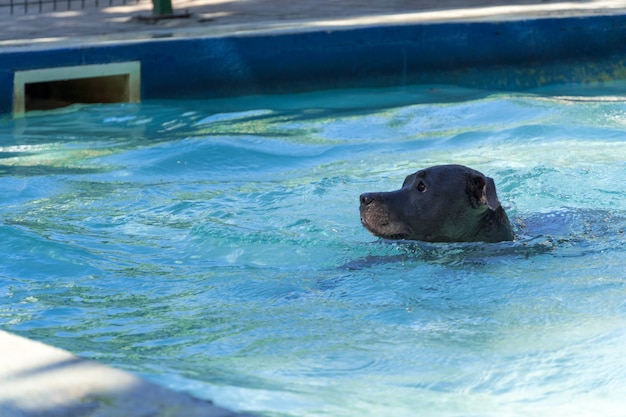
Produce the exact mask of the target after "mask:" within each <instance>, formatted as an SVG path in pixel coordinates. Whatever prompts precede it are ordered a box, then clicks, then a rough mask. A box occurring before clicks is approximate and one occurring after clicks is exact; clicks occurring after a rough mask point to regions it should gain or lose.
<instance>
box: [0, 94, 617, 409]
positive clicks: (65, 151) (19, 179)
mask: <svg viewBox="0 0 626 417" xmlns="http://www.w3.org/2000/svg"><path fill="white" fill-rule="evenodd" d="M625 91H626V90H625V89H624V86H623V85H622V84H613V85H607V86H594V87H593V88H585V87H573V86H563V87H561V88H558V89H556V88H555V89H551V90H545V91H537V92H533V93H525V94H499V93H489V92H484V91H474V90H463V89H458V88H453V87H443V86H428V87H404V88H397V89H380V90H375V89H374V90H346V91H326V92H317V93H310V94H301V95H287V96H278V97H246V98H238V99H228V100H226V99H225V100H213V101H182V100H181V101H148V102H145V103H143V104H140V105H107V106H84V107H82V106H74V107H72V108H70V109H67V110H59V111H55V112H52V113H41V114H32V115H30V116H29V117H26V118H21V119H14V120H12V119H9V118H4V119H2V120H0V175H2V179H1V181H0V190H1V191H0V192H1V195H2V205H1V207H0V251H1V255H2V259H3V262H2V263H1V264H0V293H1V294H2V300H3V301H2V304H1V305H0V327H1V328H2V329H5V330H9V331H12V332H16V333H18V334H21V335H24V336H27V337H30V338H34V339H37V340H41V341H44V342H46V343H50V344H53V345H56V346H59V347H63V348H65V349H68V350H70V351H72V352H74V353H76V354H79V355H81V356H84V357H88V358H93V359H97V360H99V361H102V362H104V363H107V364H111V365H114V366H116V367H119V368H122V369H126V370H129V371H132V372H134V373H136V374H138V375H141V376H142V377H145V378H148V379H150V380H152V381H155V382H157V383H160V384H163V385H166V386H169V387H172V388H174V389H176V390H184V391H187V392H190V393H193V394H194V395H197V396H200V397H203V398H211V399H213V400H214V402H216V403H217V404H219V405H222V406H226V407H230V408H233V409H236V410H246V411H253V412H256V413H258V414H259V415H266V416H333V417H336V416H415V415H419V416H528V415H532V416H550V417H554V416H577V415H594V416H597V415H602V416H610V415H616V416H617V415H620V414H621V413H622V412H623V410H624V407H626V397H625V396H624V394H625V390H626V388H624V387H626V358H625V356H624V354H623V352H624V346H626V273H625V272H624V271H625V269H626V268H625V265H626V258H625V254H626V253H625V251H626V247H625V245H624V243H625V239H624V235H623V233H622V231H623V230H624V227H626V226H625V225H626V220H624V219H625V218H626V216H624V213H626V202H625V201H624V196H625V195H626V182H625V181H624V177H625V174H626V162H625V161H626V135H625V133H624V131H625V129H626V94H625V93H624V92H625ZM440 163H460V164H465V165H469V166H471V167H473V168H475V169H478V170H481V171H482V172H484V173H485V174H486V175H489V176H491V177H493V178H494V180H495V181H496V184H497V187H498V193H499V197H500V200H501V202H502V204H503V206H504V207H505V208H506V209H507V212H508V213H509V216H510V217H511V219H513V221H514V223H515V225H516V229H517V230H518V234H519V238H518V240H517V241H516V242H513V243H502V244H428V245H426V244H424V245H420V244H406V243H390V242H381V241H378V240H377V239H376V238H374V237H373V236H371V235H369V234H368V233H367V232H366V231H365V230H364V229H363V228H362V227H361V225H360V221H359V213H358V196H359V194H360V193H362V192H365V191H383V190H393V189H396V188H398V187H399V186H400V185H401V184H402V181H403V179H404V177H405V176H406V175H407V174H410V173H412V172H413V171H415V170H417V169H420V168H424V167H427V166H430V165H434V164H440Z"/></svg>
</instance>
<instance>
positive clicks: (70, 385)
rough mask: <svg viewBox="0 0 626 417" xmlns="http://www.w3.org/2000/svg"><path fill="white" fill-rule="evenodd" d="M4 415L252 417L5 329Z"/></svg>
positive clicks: (1, 368)
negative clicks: (7, 331)
mask: <svg viewBox="0 0 626 417" xmlns="http://www.w3.org/2000/svg"><path fill="white" fill-rule="evenodd" d="M0 346H2V354H1V355H0V416H2V417H79V416H80V417H90V416H93V417H95V416H98V417H131V416H133V417H134V416H151V417H183V416H184V417H195V416H198V417H199V416H202V417H245V416H247V417H250V415H244V414H237V413H234V412H231V411H229V410H226V409H223V408H219V407H216V406H214V405H212V404H211V403H210V402H208V401H204V400H199V399H197V398H194V397H191V396H190V395H187V394H183V393H178V392H174V391H170V390H168V389H166V388H163V387H160V386H158V385H155V384H152V383H149V382H146V381H143V380H141V379H139V378H137V377H135V376H133V375H131V374H128V373H126V372H122V371H119V370H116V369H112V368H109V367H106V366H104V365H100V364H98V363H96V362H93V361H89V360H85V359H81V358H78V357H76V356H74V355H72V354H70V353H68V352H66V351H63V350H61V349H57V348H53V347H50V346H47V345H44V344H42V343H39V342H34V341H31V340H28V339H25V338H23V337H19V336H15V335H13V334H9V333H6V332H3V331H0Z"/></svg>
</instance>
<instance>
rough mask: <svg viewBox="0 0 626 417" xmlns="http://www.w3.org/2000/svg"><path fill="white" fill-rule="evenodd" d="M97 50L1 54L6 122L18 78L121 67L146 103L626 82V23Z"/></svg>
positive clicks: (280, 34)
mask: <svg viewBox="0 0 626 417" xmlns="http://www.w3.org/2000/svg"><path fill="white" fill-rule="evenodd" d="M203 33H204V32H203ZM86 39H91V38H86ZM90 42H91V41H86V40H85V39H81V40H80V41H78V40H76V41H72V42H61V43H57V42H52V43H42V44H37V45H34V46H12V47H1V48H0V57H2V59H0V113H10V112H11V109H12V108H13V102H14V90H13V85H14V83H15V73H16V72H19V71H29V70H37V69H44V68H53V67H74V66H82V65H97V64H109V63H114V62H120V63H123V62H132V61H139V62H140V63H141V81H140V83H141V97H142V99H172V98H181V97H182V98H190V99H194V98H200V99H207V98H219V97H226V96H234V95H258V94H282V93H285V92H305V91H312V90H319V89H334V88H360V87H362V86H363V85H367V86H372V87H385V86H392V85H396V86H397V85H410V84H447V85H459V86H462V87H468V88H479V89H485V90H492V91H493V90H508V91H510V90H515V89H521V88H523V89H531V88H535V87H542V86H544V85H548V84H550V83H563V82H577V83H589V82H604V81H607V80H610V79H625V78H626V69H625V68H626V65H624V61H625V59H624V58H625V56H626V55H625V54H624V51H623V50H622V47H621V45H624V44H626V13H624V14H604V13H600V14H598V15H595V14H594V15H574V16H572V15H568V16H565V17H563V16H558V17H555V16H549V17H546V16H541V17H540V18H534V19H530V18H526V17H524V18H521V19H519V18H516V19H512V20H497V19H495V20H494V19H486V20H484V19H478V20H476V19H469V20H467V19H461V20H453V21H445V20H444V21H437V22H434V23H433V22H428V23H406V22H405V21H402V22H396V21H390V22H388V23H386V24H379V25H375V24H363V25H360V24H355V25H351V26H346V25H338V26H337V27H335V28H334V29H332V30H331V29H329V28H328V27H326V28H324V29H319V28H317V29H315V30H311V28H302V27H301V28H299V29H297V28H289V29H287V28H285V27H282V28H270V29H266V30H255V31H247V30H239V31H237V30H233V31H232V32H229V33H228V34H221V35H215V36H209V35H207V34H205V35H202V36H201V35H200V34H199V33H198V32H196V31H186V32H172V33H158V34H154V33H153V34H152V35H151V37H149V38H141V37H135V38H132V39H129V40H124V41H120V40H111V39H99V40H98V41H97V42H95V41H94V43H90ZM598 63H600V64H598ZM520 67H521V69H520ZM155 68H158V70H154V69H155ZM198 86H201V87H198Z"/></svg>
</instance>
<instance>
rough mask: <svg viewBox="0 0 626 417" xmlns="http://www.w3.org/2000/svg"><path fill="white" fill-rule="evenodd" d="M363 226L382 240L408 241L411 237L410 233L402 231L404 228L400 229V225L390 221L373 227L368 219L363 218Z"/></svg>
mask: <svg viewBox="0 0 626 417" xmlns="http://www.w3.org/2000/svg"><path fill="white" fill-rule="evenodd" d="M361 224H362V225H363V227H364V228H365V229H367V231H369V232H370V233H371V234H373V235H374V236H376V237H379V238H382V239H390V240H407V239H409V236H410V235H411V234H410V232H409V231H407V230H401V229H402V228H399V227H398V225H395V224H392V223H391V222H389V221H381V222H378V223H376V225H375V226H373V225H371V224H370V223H369V222H368V221H367V219H366V218H364V217H363V216H361Z"/></svg>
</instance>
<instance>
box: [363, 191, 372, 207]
mask: <svg viewBox="0 0 626 417" xmlns="http://www.w3.org/2000/svg"><path fill="white" fill-rule="evenodd" d="M360 200H361V205H362V206H367V205H370V204H371V203H372V201H374V194H372V193H365V194H361V197H360Z"/></svg>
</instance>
